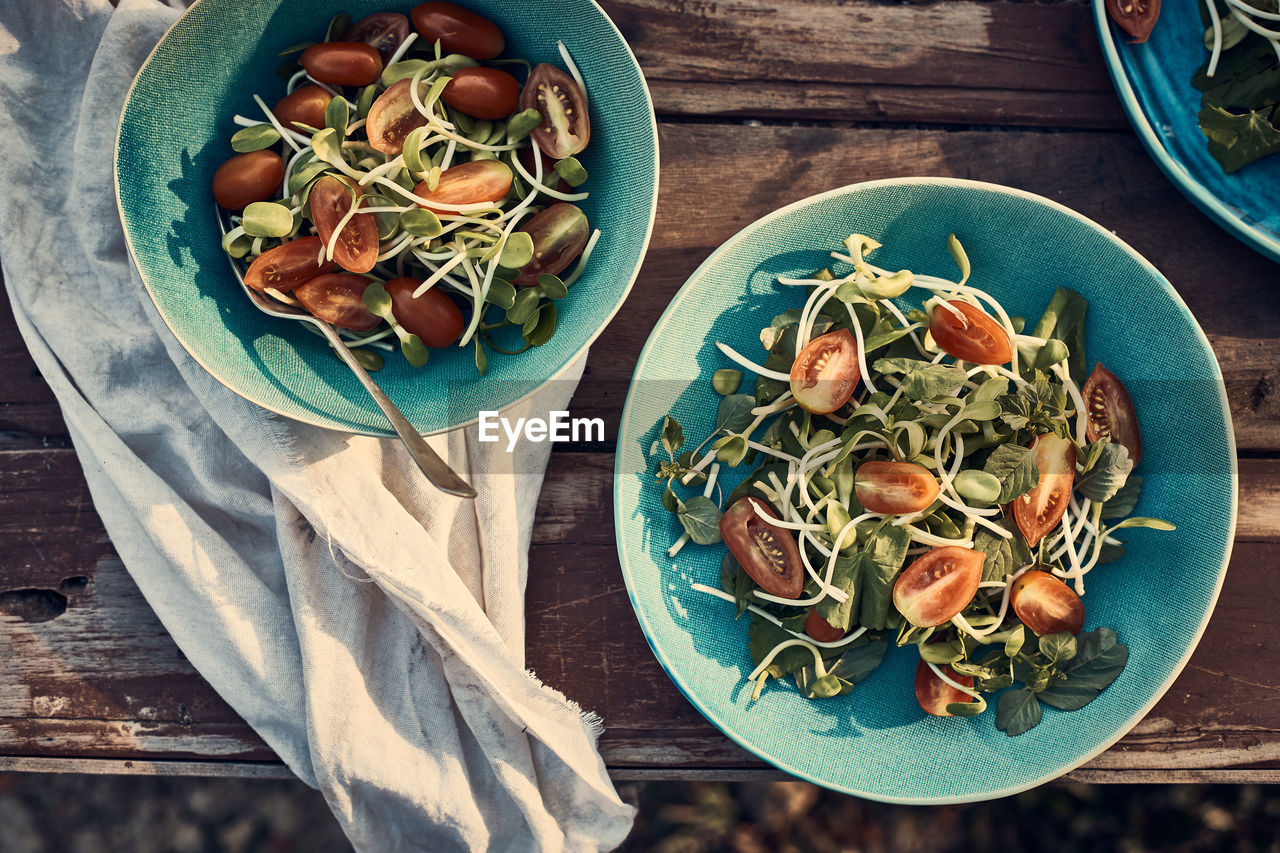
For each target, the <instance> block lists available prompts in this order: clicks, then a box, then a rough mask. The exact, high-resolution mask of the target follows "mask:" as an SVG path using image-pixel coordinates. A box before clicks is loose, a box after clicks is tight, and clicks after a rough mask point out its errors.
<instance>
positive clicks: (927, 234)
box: [614, 178, 1235, 803]
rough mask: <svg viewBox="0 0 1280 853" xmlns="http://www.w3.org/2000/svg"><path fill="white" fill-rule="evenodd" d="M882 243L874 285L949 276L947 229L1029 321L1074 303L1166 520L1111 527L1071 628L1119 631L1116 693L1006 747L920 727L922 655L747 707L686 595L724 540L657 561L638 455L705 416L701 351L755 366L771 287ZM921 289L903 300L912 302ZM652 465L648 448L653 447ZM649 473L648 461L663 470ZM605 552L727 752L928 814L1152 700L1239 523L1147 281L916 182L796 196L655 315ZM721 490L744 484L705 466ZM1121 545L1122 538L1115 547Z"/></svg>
mask: <svg viewBox="0 0 1280 853" xmlns="http://www.w3.org/2000/svg"><path fill="white" fill-rule="evenodd" d="M853 232H860V233H864V234H869V235H871V236H873V237H875V238H877V239H879V240H881V241H882V242H883V243H884V248H882V249H879V250H877V252H876V253H875V254H874V255H872V256H871V258H872V259H873V260H874V261H875V262H877V263H878V264H880V265H881V266H885V267H887V268H889V269H899V268H909V269H912V270H914V271H916V272H919V273H930V274H934V275H940V276H945V277H948V278H954V276H955V266H954V264H953V262H952V260H951V257H950V255H949V254H948V252H947V248H946V238H947V234H948V233H950V232H955V233H956V235H957V236H958V237H959V238H960V240H961V241H962V243H963V244H964V246H965V248H966V249H967V251H968V254H969V257H970V259H971V261H972V265H973V278H972V279H971V282H970V283H971V284H973V285H975V286H977V287H980V288H982V289H984V290H987V291H988V292H989V293H991V294H992V295H994V296H995V297H996V298H997V299H1000V300H1001V301H1002V302H1003V304H1004V305H1005V306H1006V307H1007V308H1008V310H1009V312H1010V314H1013V315H1023V316H1026V317H1028V318H1029V322H1031V323H1034V322H1035V319H1036V318H1037V317H1039V315H1040V312H1041V311H1042V310H1043V308H1044V306H1045V304H1046V303H1047V302H1048V300H1049V297H1050V295H1051V294H1052V293H1053V290H1054V288H1055V286H1057V285H1060V284H1061V285H1067V286H1070V287H1073V288H1076V289H1077V290H1079V291H1081V292H1082V293H1083V294H1084V296H1085V297H1086V298H1087V299H1088V300H1089V315H1088V325H1087V337H1088V349H1089V351H1088V356H1089V359H1090V365H1092V362H1093V361H1095V360H1099V359H1100V360H1102V361H1103V362H1104V363H1105V364H1106V365H1108V367H1109V368H1110V369H1111V370H1112V371H1113V372H1115V373H1116V374H1118V375H1119V376H1120V377H1121V378H1122V379H1123V380H1124V381H1125V383H1126V384H1127V385H1128V387H1129V390H1130V392H1131V393H1132V396H1133V398H1134V403H1135V405H1136V406H1137V409H1138V413H1139V417H1140V419H1141V424H1142V433H1143V439H1144V454H1143V459H1142V463H1141V465H1140V467H1139V473H1141V474H1142V475H1143V476H1144V477H1145V489H1144V492H1143V495H1142V499H1141V501H1140V503H1139V504H1138V507H1137V512H1136V514H1138V515H1149V516H1152V515H1153V516H1160V517H1163V518H1166V519H1169V520H1170V521H1173V522H1174V523H1175V524H1177V525H1178V529H1177V531H1175V532H1172V533H1159V532H1156V531H1149V530H1133V531H1129V530H1125V531H1122V538H1124V539H1125V540H1126V543H1127V547H1128V553H1127V554H1126V555H1125V556H1124V557H1123V558H1122V559H1121V560H1119V561H1118V562H1115V563H1111V564H1108V565H1104V566H1101V567H1099V568H1097V569H1095V570H1094V571H1093V572H1092V573H1090V574H1089V575H1088V578H1087V580H1088V585H1087V589H1086V594H1085V598H1084V601H1085V606H1086V610H1087V613H1088V618H1087V621H1086V627H1087V628H1089V629H1092V628H1094V627H1096V626H1099V625H1106V626H1110V627H1112V628H1114V629H1116V630H1117V631H1118V632H1119V635H1120V639H1121V641H1122V642H1124V643H1126V644H1128V646H1129V648H1130V651H1131V657H1130V660H1129V665H1128V668H1127V669H1126V670H1125V671H1124V673H1123V674H1122V675H1121V676H1120V678H1119V679H1118V680H1117V681H1116V682H1115V683H1114V684H1112V685H1111V687H1109V688H1108V689H1107V690H1106V691H1104V692H1103V694H1102V695H1101V696H1100V697H1099V698H1098V699H1097V700H1096V701H1094V702H1093V703H1092V704H1091V705H1089V706H1088V707H1087V708H1085V709H1083V710H1080V711H1076V712H1074V713H1073V714H1071V715H1070V716H1066V715H1064V714H1063V713H1062V712H1059V711H1056V710H1053V709H1049V708H1046V709H1045V714H1044V721H1043V722H1042V723H1041V724H1040V725H1039V726H1038V727H1037V728H1035V729H1033V730H1032V731H1030V732H1028V733H1026V734H1023V735H1021V736H1019V737H1016V738H1009V737H1007V736H1006V735H1005V734H1004V733H1003V732H1001V731H999V730H997V729H996V727H995V724H994V722H995V720H994V717H995V715H994V710H989V711H988V712H987V713H986V714H984V715H983V716H981V717H977V718H973V719H959V718H957V719H949V720H944V719H937V718H932V717H926V716H925V715H924V714H923V713H922V712H921V711H920V710H919V708H918V706H917V705H916V702H915V698H914V694H913V689H912V677H913V675H914V672H915V666H916V662H917V660H918V655H917V654H916V653H915V652H914V650H910V649H896V648H890V650H889V653H888V654H887V655H886V658H885V662H884V664H883V665H882V666H881V667H880V668H879V669H878V670H876V671H875V672H874V673H872V675H871V677H870V678H868V679H867V680H866V681H864V682H862V683H861V684H859V685H858V686H857V687H856V688H855V690H854V691H853V693H851V694H850V695H848V696H844V697H839V698H836V699H831V700H827V701H823V702H810V701H806V700H804V699H802V698H801V697H800V695H799V693H798V692H797V691H796V690H795V687H794V684H793V683H792V682H791V680H790V679H787V680H786V681H785V682H783V683H776V682H775V683H773V684H771V686H769V687H768V688H767V689H766V690H765V693H764V695H763V697H762V698H761V699H760V701H758V702H756V703H754V704H751V703H749V701H748V700H749V695H750V692H751V691H750V688H749V687H747V686H746V685H745V683H744V678H745V676H746V675H747V673H748V672H750V670H751V668H752V664H751V661H750V659H749V656H748V654H747V641H746V635H747V620H746V619H743V620H740V621H737V622H735V621H733V618H732V616H733V610H732V607H731V605H729V604H727V603H725V602H723V601H721V600H719V599H716V598H712V597H710V596H707V595H705V594H703V593H699V592H696V591H693V590H691V589H690V588H689V585H690V583H691V582H701V583H705V584H708V585H710V586H713V587H718V586H719V564H720V558H721V556H722V555H723V554H724V551H725V549H724V546H723V545H715V546H710V547H699V546H693V545H690V546H686V547H685V548H684V550H682V551H681V552H680V553H679V554H678V555H677V556H676V557H675V558H674V559H672V558H668V557H667V556H666V550H667V548H668V546H670V545H671V543H672V542H673V541H675V539H676V538H677V536H678V535H679V533H680V529H679V525H678V524H677V522H676V520H675V518H674V517H673V516H672V515H671V514H670V513H668V512H667V511H666V510H664V509H663V508H662V506H661V504H660V500H659V499H660V493H661V489H659V488H658V487H657V486H656V485H655V481H654V475H653V472H654V470H655V468H656V465H657V459H658V456H657V455H656V454H654V453H653V451H652V449H651V448H652V446H653V444H654V442H655V440H656V439H657V437H658V430H659V428H660V424H661V420H662V417H663V415H665V414H667V413H671V414H672V415H673V416H674V417H675V418H676V419H677V420H679V421H680V423H681V424H682V425H683V426H684V432H685V435H686V436H687V437H688V438H690V439H692V441H690V442H689V443H688V444H687V445H686V447H688V448H690V449H691V448H692V447H693V446H694V445H696V444H697V443H698V442H699V441H701V440H702V438H703V437H704V436H706V434H707V432H708V431H709V430H710V428H711V426H712V422H713V419H714V415H715V399H716V398H715V396H714V394H713V392H712V391H711V387H710V376H711V374H712V372H713V371H714V370H715V369H716V368H718V367H726V366H730V365H729V362H728V360H727V359H726V358H725V357H724V356H722V355H720V354H719V352H718V350H716V348H715V341H717V340H720V341H724V342H725V343H727V344H729V345H730V346H733V347H734V348H735V349H737V350H738V351H739V352H742V353H744V354H746V355H747V356H748V357H749V358H754V357H759V358H761V359H762V358H763V351H762V349H761V348H760V343H759V332H760V329H761V327H763V326H765V325H768V323H769V321H770V319H771V318H772V317H773V316H774V315H776V314H778V313H780V312H782V311H783V310H785V309H787V308H793V307H799V306H800V304H801V302H802V300H800V299H798V298H797V297H798V294H796V293H795V291H794V290H791V292H790V293H785V294H784V293H781V292H780V291H781V290H782V288H779V287H777V286H776V285H775V284H774V279H775V277H776V276H778V275H807V274H811V273H812V272H813V271H814V270H817V269H819V268H821V267H823V266H827V265H829V264H831V263H832V261H831V260H830V258H829V257H828V255H827V252H828V251H829V250H830V249H833V248H837V249H838V248H840V246H841V241H842V240H843V239H844V238H845V237H847V236H848V235H849V234H850V233H853ZM921 294H922V291H919V290H912V291H909V292H908V293H907V294H906V296H905V297H904V298H903V299H902V300H899V301H900V303H901V304H903V305H904V306H905V305H907V303H908V301H914V302H915V304H917V305H918V303H919V301H920V299H921V298H922V296H921ZM658 454H661V450H659V451H658ZM663 458H665V456H663ZM616 465H617V467H616V476H615V486H614V489H615V494H614V499H615V509H614V512H615V522H616V527H617V536H618V553H619V557H620V560H621V563H622V570H623V574H624V577H625V579H626V583H627V589H628V591H629V593H630V595H631V601H632V604H633V606H634V607H635V611H636V615H637V617H638V618H639V621H640V625H641V627H642V629H643V630H644V633H645V635H646V637H647V638H648V640H649V643H650V645H651V646H652V647H653V650H654V653H655V654H656V655H657V657H658V660H659V661H660V662H661V663H662V665H663V667H664V668H665V669H666V671H667V673H668V674H669V675H670V676H671V679H672V680H673V681H674V682H675V684H676V685H677V687H679V688H680V690H681V691H682V692H683V693H684V694H685V695H686V696H687V697H688V698H689V700H690V701H691V702H692V703H693V704H694V705H695V706H696V707H697V708H698V709H699V710H700V711H701V712H702V713H703V714H704V715H706V717H707V718H708V719H709V720H710V721H711V722H713V723H714V724H715V725H717V726H718V727H719V728H720V729H721V730H722V731H724V732H725V734H727V735H728V736H729V737H731V738H733V739H734V740H735V741H737V742H738V743H739V744H741V745H742V746H744V747H745V748H747V749H748V750H750V751H751V752H753V753H755V754H756V755H759V756H760V757H762V758H764V759H766V760H768V761H770V762H772V763H773V764H775V765H777V766H778V767H780V768H782V769H784V770H787V771H789V772H791V773H794V774H796V775H798V776H801V777H803V778H805V779H809V780H811V781H814V782H817V783H819V784H822V785H826V786H828V787H830V788H833V789H836V790H839V791H844V792H847V793H851V794H857V795H861V796H866V797H871V798H874V799H880V800H887V801H898V802H914V803H941V802H957V801H966V800H978V799H987V798H991V797H997V796H1003V795H1005V794H1010V793H1013V792H1016V791H1019V790H1022V789H1025V788H1028V787H1031V786H1033V785H1036V784H1039V783H1041V782H1044V781H1047V780H1049V779H1051V778H1053V777H1055V776H1058V775H1060V774H1062V773H1065V772H1067V771H1068V770H1071V769H1072V768H1074V767H1076V766H1078V765H1079V764H1081V763H1083V762H1084V761H1086V760H1088V759H1089V758H1091V757H1092V756H1094V755H1096V754H1097V753H1099V752H1101V751H1102V750H1103V749H1105V748H1106V747H1107V746H1109V745H1110V744H1112V743H1113V742H1115V740H1117V739H1118V738H1119V737H1120V736H1121V735H1122V734H1124V733H1125V732H1126V731H1128V730H1129V728H1131V727H1132V726H1133V725H1134V724H1135V723H1136V722H1137V721H1138V720H1139V719H1141V718H1142V716H1143V715H1144V714H1145V713H1146V712H1147V711H1148V710H1149V709H1150V708H1151V706H1152V705H1154V704H1155V702H1156V700H1157V699H1158V698H1159V697H1160V696H1161V695H1162V694H1163V693H1164V692H1165V690H1166V689H1168V687H1169V685H1170V683H1171V682H1172V681H1173V679H1174V677H1175V676H1176V675H1177V673H1178V672H1179V671H1180V670H1181V668H1182V666H1183V665H1184V664H1185V663H1186V660H1187V658H1188V657H1189V656H1190V654H1191V651H1192V649H1193V648H1194V647H1195V644H1196V642H1197V641H1198V639H1199V637H1200V635H1201V633H1202V631H1203V629H1204V626H1205V624H1206V623H1207V621H1208V618H1209V614H1210V612H1211V611H1212V609H1213V605H1214V602H1215V601H1216V599H1217V595H1218V590H1219V588H1220V585H1221V582H1222V578H1223V575H1224V573H1225V571H1226V563H1227V558H1228V556H1229V552H1230V546H1231V540H1232V533H1233V530H1234V525H1235V453H1234V442H1233V439H1232V434H1231V424H1230V419H1229V414H1228V410H1227V408H1226V401H1225V397H1224V395H1223V387H1222V383H1221V375H1220V373H1219V371H1218V366H1217V362H1216V361H1215V359H1214V356H1213V352H1212V351H1211V349H1210V348H1209V344H1208V341H1207V340H1206V339H1205V337H1204V335H1203V333H1202V332H1201V331H1200V329H1199V327H1198V326H1197V325H1196V323H1195V321H1194V319H1193V318H1192V317H1191V315H1190V313H1189V312H1188V311H1187V308H1186V306H1185V305H1184V304H1183V303H1182V301H1181V300H1180V299H1179V298H1178V296H1177V294H1176V293H1175V292H1174V290H1173V288H1172V287H1170V286H1169V284H1168V283H1167V282H1166V281H1165V279H1164V278H1163V277H1162V276H1161V275H1160V274H1159V273H1158V272H1157V271H1156V270H1155V269H1154V268H1153V267H1152V266H1151V265H1150V264H1148V263H1147V262H1146V261H1144V260H1143V259H1142V258H1141V257H1140V256H1138V255H1137V254H1136V253H1135V252H1134V251H1133V250H1132V249H1130V248H1129V247H1128V246H1126V245H1124V244H1123V243H1121V242H1120V241H1119V240H1118V239H1116V238H1115V237H1114V236H1113V235H1111V234H1110V233H1109V232H1107V231H1105V230H1103V229H1102V228H1100V227H1099V226H1097V225H1095V224H1093V223H1092V222H1090V221H1088V220H1086V219H1084V218H1083V217H1081V216H1079V215H1078V214H1075V213H1073V212H1071V211H1069V210H1067V209H1066V208H1064V207H1061V206H1060V205H1057V204H1055V203H1053V202H1050V201H1048V200H1046V199H1042V198H1040V197H1038V196H1032V195H1029V194H1026V193H1021V192H1018V191H1013V190H1008V189H1004V188H1001V187H996V186H993V185H989V184H979V183H973V182H967V181H956V180H940V179H931V178H922V179H910V178H909V179H900V180H890V181H877V182H872V183H867V184H859V185H855V186H851V187H845V188H843V189H838V190H833V191H831V192H829V193H825V194H823V195H819V196H814V197H812V198H810V199H806V200H804V201H800V202H797V203H796V204H793V205H791V206H789V207H786V208H783V209H782V210H779V211H777V212H775V213H772V214H770V215H769V216H766V217H764V218H763V219H761V220H759V221H758V222H756V223H754V224H752V225H750V226H748V227H747V228H746V229H744V230H743V231H742V232H740V233H739V234H737V235H736V236H735V237H733V238H732V239H730V240H729V241H728V242H727V243H725V244H724V245H723V246H721V247H720V248H719V249H717V250H716V252H715V253H713V254H712V255H711V257H710V258H708V259H707V261H706V262H705V263H704V264H703V265H702V266H701V267H700V268H699V269H698V270H697V271H696V272H695V273H694V274H693V276H692V277H691V278H690V279H689V281H688V283H687V284H685V286H684V287H683V288H682V289H681V290H680V292H679V293H678V294H677V295H676V297H675V299H674V300H672V303H671V306H670V307H669V308H668V309H667V311H666V313H665V314H664V315H663V316H662V318H661V319H660V320H659V322H658V324H657V326H656V328H655V329H654V331H653V334H652V335H651V336H650V338H649V342H648V344H647V345H646V347H645V349H644V352H643V353H642V355H641V357H640V360H639V362H638V364H637V366H636V371H635V376H634V378H633V380H632V385H631V390H630V393H629V395H628V397H627V405H626V409H625V411H624V415H623V422H622V427H621V432H620V435H619V440H618V456H617V463H616ZM726 473H729V474H730V475H731V476H729V477H727V478H726V479H725V480H724V487H725V490H726V492H727V490H728V489H729V488H730V487H731V486H732V485H734V484H735V483H736V482H737V481H738V480H740V479H741V477H742V475H743V473H745V471H738V472H723V471H722V475H724V474H726ZM1123 534H1132V535H1128V536H1124V535H1123Z"/></svg>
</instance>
